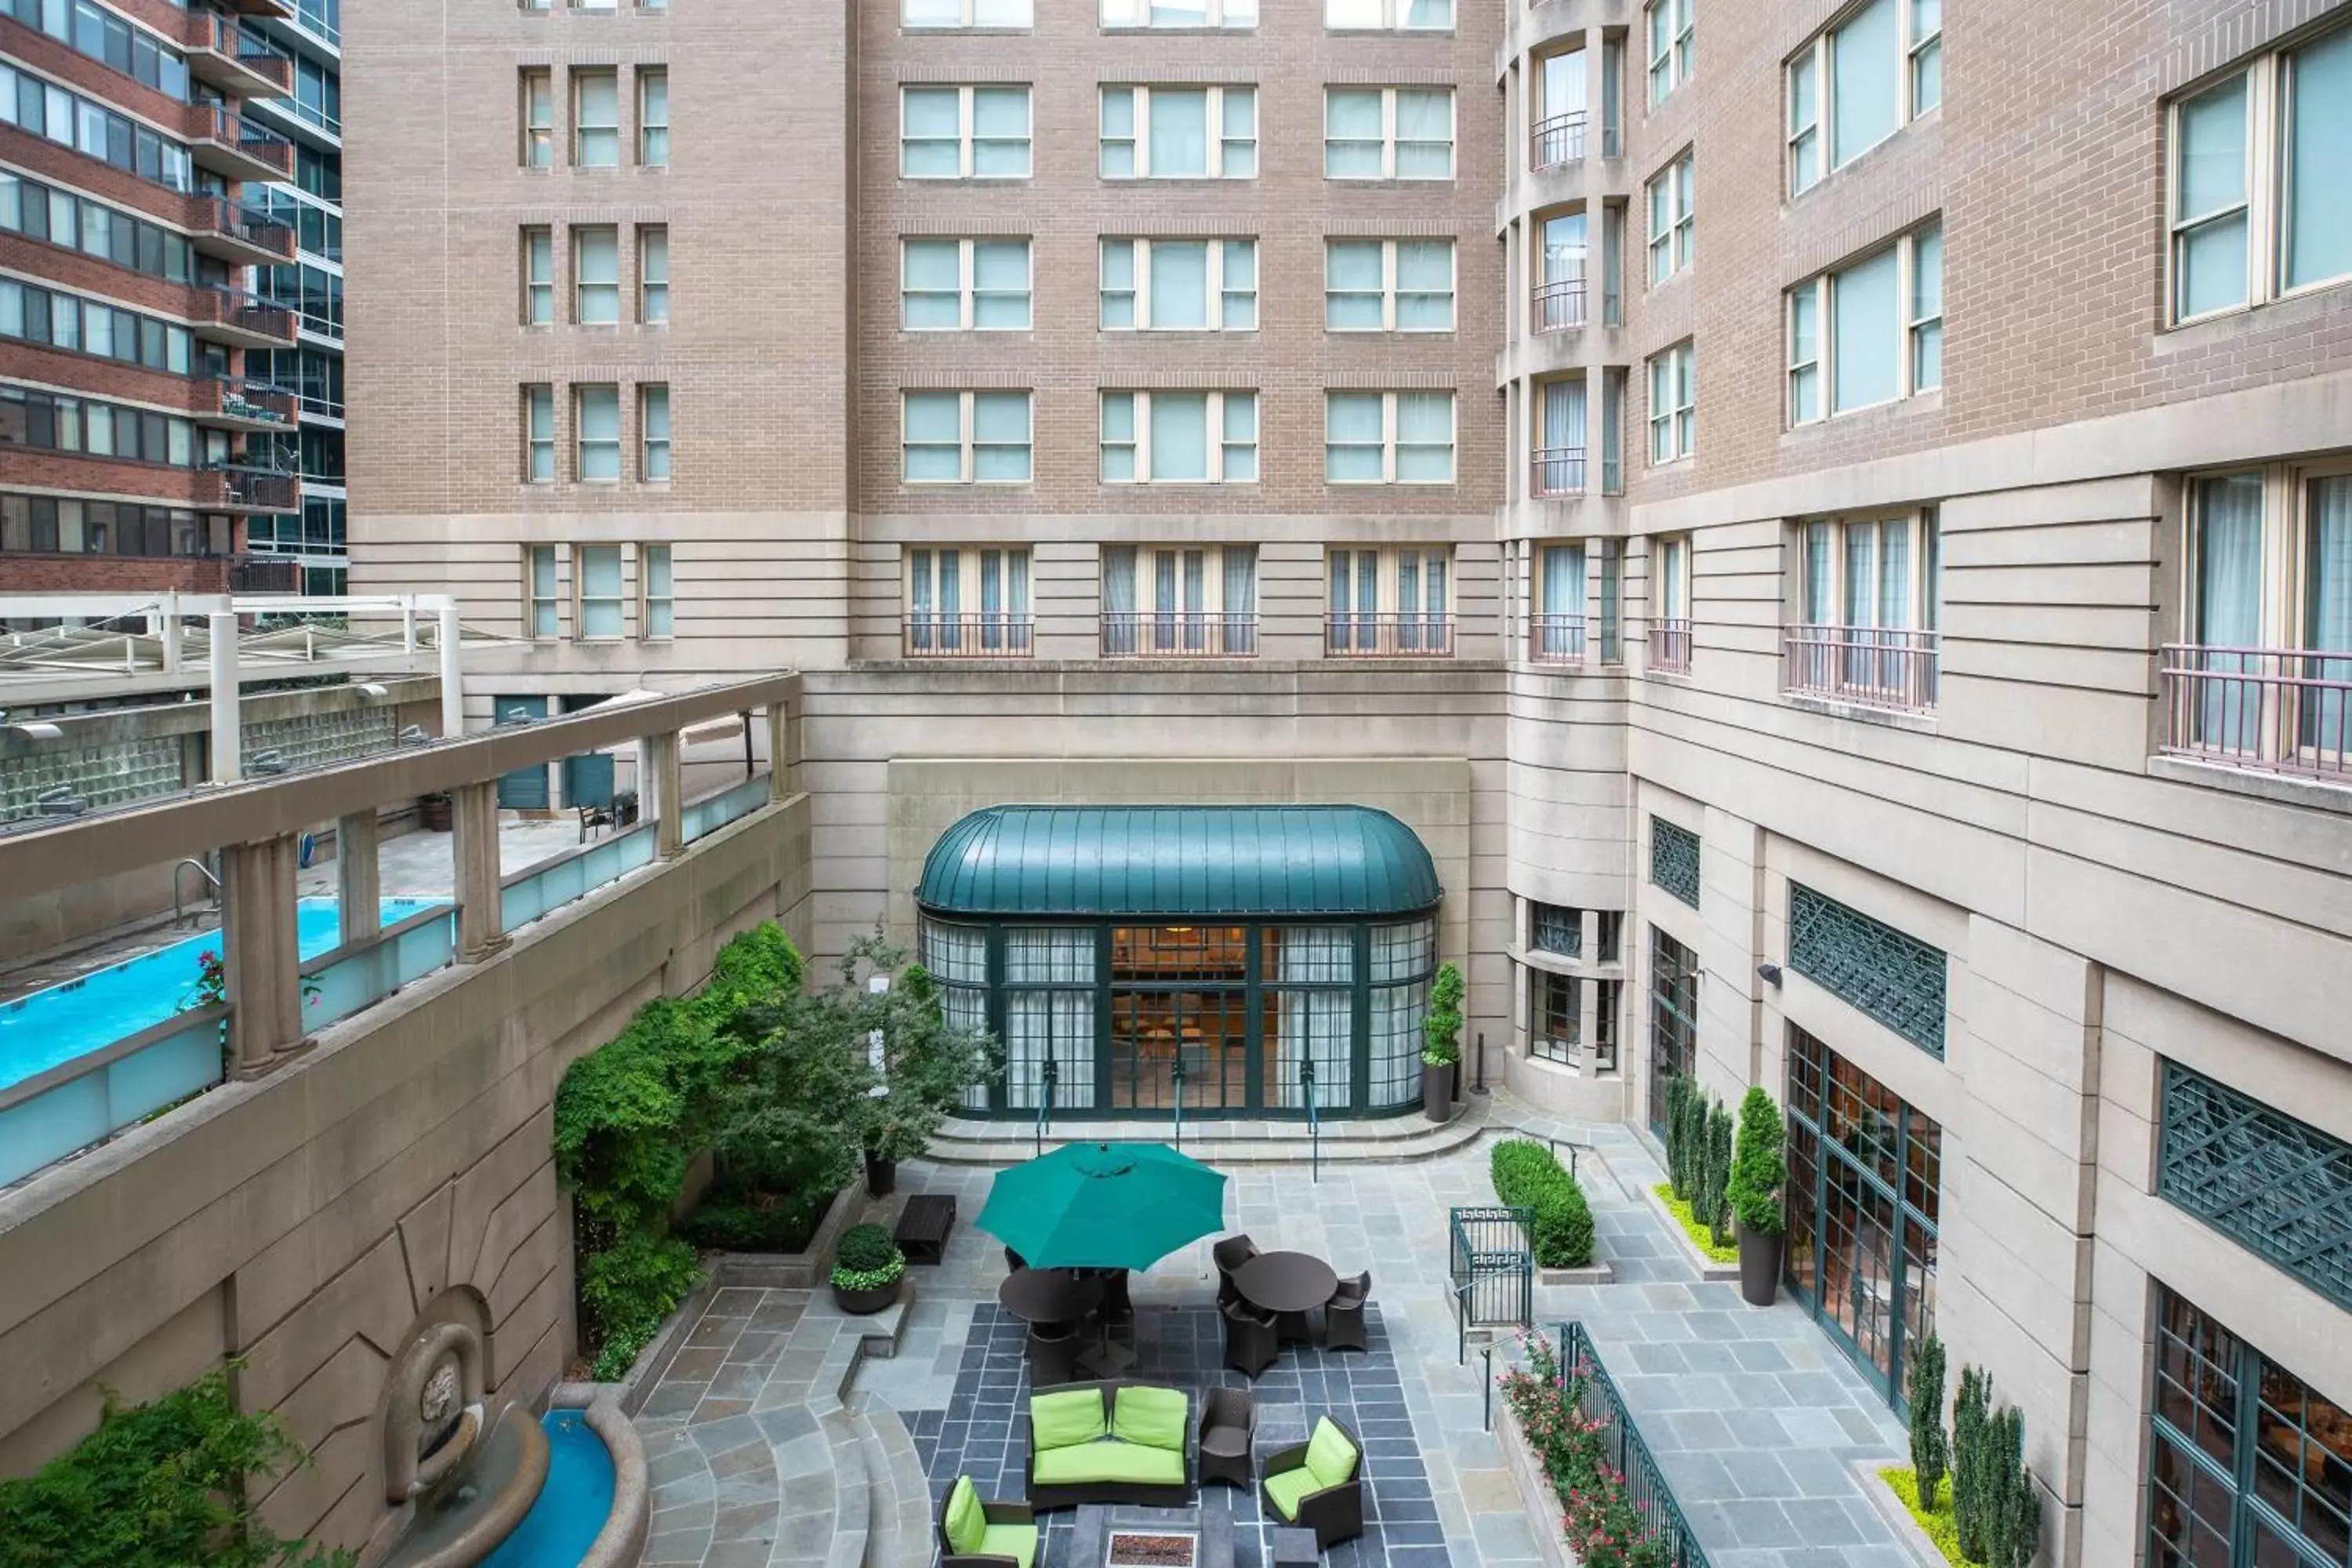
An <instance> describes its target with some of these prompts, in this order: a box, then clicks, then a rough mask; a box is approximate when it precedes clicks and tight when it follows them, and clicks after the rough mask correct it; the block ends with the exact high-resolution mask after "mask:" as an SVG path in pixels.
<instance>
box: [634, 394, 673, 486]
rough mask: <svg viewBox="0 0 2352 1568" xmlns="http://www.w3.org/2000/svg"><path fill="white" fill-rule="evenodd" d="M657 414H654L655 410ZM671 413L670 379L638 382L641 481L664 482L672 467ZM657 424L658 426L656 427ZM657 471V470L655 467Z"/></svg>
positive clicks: (638, 465)
mask: <svg viewBox="0 0 2352 1568" xmlns="http://www.w3.org/2000/svg"><path fill="white" fill-rule="evenodd" d="M656 409H658V410H659V417H658V418H656ZM673 417H674V413H673V409H672V406H671V403H670V395H669V383H667V382H666V381H643V382H639V383H638V384H637V479H638V480H639V482H641V483H644V484H653V485H666V484H667V483H669V481H670V476H671V474H672V473H673V472H674V471H675V470H674V469H673V468H671V466H670V441H671V434H670V432H671V425H670V421H671V419H672V418H673ZM656 427H658V428H656ZM656 469H658V470H659V471H658V472H656Z"/></svg>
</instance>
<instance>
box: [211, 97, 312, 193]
mask: <svg viewBox="0 0 2352 1568" xmlns="http://www.w3.org/2000/svg"><path fill="white" fill-rule="evenodd" d="M187 130H188V138H189V140H191V141H194V142H219V143H220V144H221V145H223V146H225V147H234V148H236V150H237V152H238V153H240V154H242V155H243V156H245V157H247V158H250V159H252V160H253V161H254V162H255V163H266V164H268V166H269V167H270V168H271V169H273V170H275V171H277V173H278V175H279V177H280V178H283V179H291V178H293V176H294V143H292V142H289V141H288V140H286V138H285V137H283V136H280V135H278V132H275V131H265V130H263V129H262V128H261V127H260V126H258V125H255V124H252V123H251V122H249V121H246V120H244V119H242V118H241V117H239V116H238V114H237V112H236V110H234V109H232V108H230V107H229V106H228V105H227V104H225V103H209V104H208V103H194V104H190V105H189V106H188V118H187Z"/></svg>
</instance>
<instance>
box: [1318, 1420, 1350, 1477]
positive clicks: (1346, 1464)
mask: <svg viewBox="0 0 2352 1568" xmlns="http://www.w3.org/2000/svg"><path fill="white" fill-rule="evenodd" d="M1307 1469H1308V1470H1310V1471H1312V1472H1313V1473H1314V1476H1315V1479H1317V1480H1318V1481H1319V1482H1320V1483H1322V1484H1323V1485H1324V1486H1327V1487H1336V1486H1338V1485H1339V1483H1340V1482H1341V1481H1344V1480H1346V1479H1348V1478H1349V1476H1352V1475H1354V1474H1355V1473H1356V1446H1355V1445H1354V1444H1353V1443H1350V1442H1349V1441H1348V1435H1347V1434H1346V1433H1345V1432H1342V1431H1340V1430H1339V1427H1337V1426H1333V1425H1332V1424H1331V1418H1330V1417H1329V1416H1328V1415H1326V1416H1324V1417H1322V1418H1321V1419H1320V1420H1318V1421H1317V1422H1316V1423H1315V1435H1314V1436H1312V1437H1309V1438H1308V1439H1307Z"/></svg>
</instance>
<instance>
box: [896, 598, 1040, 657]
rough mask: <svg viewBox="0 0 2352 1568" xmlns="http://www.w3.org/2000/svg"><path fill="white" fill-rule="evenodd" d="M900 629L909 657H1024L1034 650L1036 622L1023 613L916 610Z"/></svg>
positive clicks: (901, 645) (903, 646)
mask: <svg viewBox="0 0 2352 1568" xmlns="http://www.w3.org/2000/svg"><path fill="white" fill-rule="evenodd" d="M899 630H900V637H899V648H900V651H901V652H902V653H903V654H904V655H905V656H906V657H907V658H1029V657H1030V656H1031V655H1032V654H1033V653H1034V652H1035V651H1036V642H1035V625H1034V622H1033V621H1032V620H1031V619H1030V617H1029V616H1027V615H1026V614H1025V613H1024V614H1021V615H1012V614H1007V613H1002V612H994V611H982V612H980V613H977V614H963V615H958V614H950V613H942V612H939V611H934V610H917V611H916V612H914V614H912V615H909V616H905V617H904V618H903V619H902V621H901V623H900V627H899Z"/></svg>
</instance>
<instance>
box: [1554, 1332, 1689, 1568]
mask: <svg viewBox="0 0 2352 1568" xmlns="http://www.w3.org/2000/svg"><path fill="white" fill-rule="evenodd" d="M1559 1361H1560V1364H1561V1366H1563V1367H1565V1368H1567V1369H1569V1370H1570V1372H1571V1373H1583V1374H1585V1375H1584V1377H1583V1380H1582V1382H1581V1383H1580V1385H1579V1389H1578V1392H1579V1393H1580V1394H1581V1395H1582V1397H1581V1399H1580V1401H1579V1403H1580V1406H1581V1411H1582V1414H1583V1415H1584V1417H1585V1418H1586V1419H1587V1420H1589V1421H1591V1422H1593V1423H1595V1424H1597V1425H1598V1426H1599V1427H1600V1428H1601V1442H1602V1445H1603V1448H1604V1451H1605V1453H1606V1456H1607V1458H1606V1459H1605V1461H1604V1462H1605V1463H1606V1464H1607V1465H1608V1467H1609V1468H1611V1469H1612V1470H1614V1471H1616V1472H1617V1475H1618V1477H1619V1479H1620V1480H1621V1481H1622V1484H1623V1487H1624V1496H1625V1501H1626V1503H1627V1504H1628V1505H1629V1506H1630V1507H1631V1508H1632V1509H1633V1514H1634V1516H1635V1518H1637V1519H1638V1520H1639V1521H1641V1522H1640V1525H1639V1531H1640V1533H1641V1534H1642V1535H1643V1536H1646V1537H1647V1538H1648V1539H1649V1541H1650V1542H1653V1543H1654V1547H1655V1550H1656V1557H1655V1561H1656V1562H1657V1563H1658V1564H1659V1568H1707V1558H1706V1548H1705V1547H1703V1546H1701V1545H1700V1544H1699V1541H1698V1532H1697V1531H1695V1530H1693V1529H1692V1528H1691V1524H1690V1521H1689V1520H1688V1519H1686V1518H1685V1517H1684V1516H1683V1510H1682V1505H1681V1504H1680V1503H1679V1502H1677V1501H1676V1500H1675V1489H1674V1487H1673V1486H1672V1485H1671V1484H1670V1483H1669V1482H1668V1481H1667V1480H1666V1472H1665V1469H1664V1467H1663V1466H1661V1465H1660V1464H1659V1463H1658V1461H1657V1460H1656V1458H1654V1457H1653V1456H1652V1455H1651V1453H1650V1446H1649V1444H1647V1443H1646V1442H1644V1441H1643V1439H1642V1431H1641V1428H1640V1427H1638V1426H1635V1425H1634V1424H1633V1411H1631V1410H1629V1409H1627V1408H1626V1406H1625V1398H1624V1395H1622V1394H1620V1393H1618V1392H1617V1382H1616V1380H1615V1379H1614V1378H1612V1377H1611V1376H1610V1375H1609V1369H1608V1368H1607V1367H1605V1366H1603V1365H1601V1352H1599V1351H1598V1350H1596V1349H1594V1348H1593V1343H1592V1336H1591V1334H1590V1333H1588V1332H1587V1331H1585V1327H1584V1325H1583V1324H1582V1323H1563V1324H1561V1325H1560V1330H1559Z"/></svg>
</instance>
